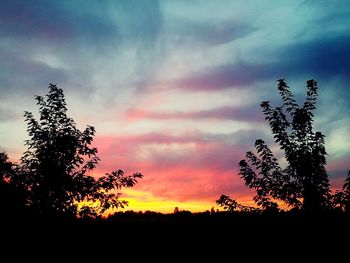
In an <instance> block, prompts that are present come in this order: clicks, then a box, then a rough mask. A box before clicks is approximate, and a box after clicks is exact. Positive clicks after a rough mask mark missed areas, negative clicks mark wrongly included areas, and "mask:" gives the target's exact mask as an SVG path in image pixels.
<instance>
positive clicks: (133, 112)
mask: <svg viewBox="0 0 350 263" xmlns="http://www.w3.org/2000/svg"><path fill="white" fill-rule="evenodd" d="M126 115H127V119H128V120H129V121H136V120H140V119H154V120H166V119H175V120H183V119H195V120H198V119H217V120H240V121H254V122H263V121H264V117H263V115H262V113H261V112H260V110H259V108H258V107H256V106H255V105H254V107H250V108H237V107H228V106H227V107H220V108H214V109H210V110H200V111H190V112H181V111H175V112H151V111H147V110H141V109H130V110H129V111H127V113H126Z"/></svg>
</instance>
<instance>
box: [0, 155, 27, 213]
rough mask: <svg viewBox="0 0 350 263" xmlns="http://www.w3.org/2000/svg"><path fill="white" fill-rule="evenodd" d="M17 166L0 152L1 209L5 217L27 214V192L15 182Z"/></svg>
mask: <svg viewBox="0 0 350 263" xmlns="http://www.w3.org/2000/svg"><path fill="white" fill-rule="evenodd" d="M16 169H17V167H16V165H15V164H13V163H12V162H10V161H9V160H8V157H7V154H6V153H4V152H0V208H1V212H2V214H3V215H4V216H5V217H7V218H8V217H15V216H17V215H20V214H21V213H23V212H25V192H24V191H23V189H22V188H21V187H20V186H19V185H18V184H17V182H15V181H14V180H13V178H14V174H15V173H16Z"/></svg>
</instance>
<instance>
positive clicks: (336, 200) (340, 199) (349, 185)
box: [332, 170, 350, 214]
mask: <svg viewBox="0 0 350 263" xmlns="http://www.w3.org/2000/svg"><path fill="white" fill-rule="evenodd" d="M332 199H333V200H332V201H333V206H334V207H339V208H340V209H341V210H342V211H344V212H346V213H349V214H350V170H349V171H348V176H347V177H346V179H345V182H344V185H343V189H342V190H341V191H337V192H336V193H335V194H334V195H333V198H332Z"/></svg>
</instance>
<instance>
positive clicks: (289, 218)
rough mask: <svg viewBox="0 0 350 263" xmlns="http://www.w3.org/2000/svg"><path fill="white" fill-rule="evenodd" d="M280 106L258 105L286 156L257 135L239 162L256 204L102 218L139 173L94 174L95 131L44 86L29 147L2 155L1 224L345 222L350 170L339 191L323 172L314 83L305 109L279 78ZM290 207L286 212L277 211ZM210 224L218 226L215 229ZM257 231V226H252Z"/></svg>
mask: <svg viewBox="0 0 350 263" xmlns="http://www.w3.org/2000/svg"><path fill="white" fill-rule="evenodd" d="M278 83H279V84H278V90H279V92H280V94H281V97H282V102H283V104H282V106H280V107H275V108H273V107H271V105H270V103H269V102H262V103H261V107H262V109H263V113H264V114H265V116H266V120H267V121H268V123H269V125H270V128H271V131H272V134H273V136H274V139H275V142H276V143H278V144H279V145H280V148H281V149H282V150H283V151H284V153H285V156H284V157H285V159H286V161H287V163H288V165H287V167H286V168H285V169H282V168H281V167H280V165H279V164H278V160H277V159H276V158H275V157H274V156H273V153H272V151H271V150H270V148H269V147H268V146H267V145H266V144H265V142H264V141H263V140H261V139H258V140H257V141H256V143H255V147H256V153H253V152H247V154H246V158H245V159H244V160H242V161H240V162H239V166H240V176H241V177H242V178H243V180H244V181H245V184H246V186H247V187H250V188H253V189H255V190H256V195H255V196H254V201H255V202H256V204H257V207H246V206H243V205H241V204H239V203H238V202H236V201H235V200H233V199H231V198H230V197H229V196H226V195H222V196H221V197H220V199H219V200H218V201H217V203H218V204H219V205H221V206H222V207H223V208H225V209H226V211H225V212H218V211H216V212H215V211H214V210H212V211H210V212H209V211H207V212H203V213H191V212H189V211H181V210H179V209H177V210H176V211H175V212H174V213H173V214H161V213H156V212H150V211H148V212H138V213H136V212H132V211H127V212H116V213H114V214H112V215H110V216H108V217H107V218H105V217H102V215H103V214H104V213H105V212H106V211H107V210H108V209H118V208H124V207H126V206H127V205H128V204H127V202H126V201H125V200H122V199H121V193H120V190H121V189H122V188H124V187H132V186H134V185H135V184H136V183H138V180H139V179H141V178H142V174H141V173H134V174H132V175H125V174H124V172H123V171H122V170H120V169H119V170H115V171H112V172H110V173H106V175H105V176H103V177H100V178H97V179H96V178H94V177H92V176H91V175H89V174H91V172H92V171H93V169H94V168H95V167H96V165H97V164H98V162H99V160H100V159H99V157H98V155H97V149H96V148H95V147H93V146H92V142H93V138H94V136H95V129H94V127H92V126H87V128H86V129H85V130H83V131H80V130H79V129H77V127H76V124H75V122H74V120H73V119H72V118H69V117H68V116H67V107H66V102H65V99H64V94H63V91H62V89H60V88H58V87H57V86H56V85H53V84H50V85H49V92H48V94H47V95H46V96H45V97H42V96H37V97H36V98H35V99H36V101H37V105H38V108H39V115H38V116H39V118H38V119H36V118H35V117H34V115H33V114H32V113H31V112H25V114H24V117H25V121H26V123H27V132H28V135H29V139H28V140H27V141H26V142H25V145H26V147H27V150H26V151H25V152H24V154H23V156H22V157H21V160H20V162H19V163H12V162H11V161H10V160H9V158H8V156H7V154H6V153H0V206H1V214H2V215H1V220H5V221H6V222H14V221H16V222H21V224H24V225H26V224H31V223H35V222H40V223H43V222H48V221H50V222H56V223H59V224H61V223H62V224H65V223H72V224H75V225H76V226H78V225H80V224H90V225H110V224H119V225H124V226H126V228H127V227H128V226H130V225H133V226H135V225H144V224H147V225H152V224H155V225H165V226H169V225H171V226H179V225H186V226H193V225H195V224H198V225H200V226H205V227H208V226H209V227H210V226H212V227H213V228H215V227H217V226H218V225H221V226H229V227H231V226H233V225H236V226H238V225H239V226H242V227H243V229H245V228H251V227H252V225H255V226H256V225H259V226H264V224H270V225H271V223H272V224H273V225H274V226H275V227H276V226H283V227H286V226H288V224H290V223H293V224H296V225H300V224H304V223H308V222H309V223H310V222H311V223H315V218H318V220H317V222H318V223H320V222H321V223H322V222H323V223H327V224H329V223H330V222H337V223H338V226H339V225H343V224H345V223H346V222H349V220H348V219H349V212H350V172H349V175H348V176H347V178H346V179H345V183H344V187H343V189H340V190H338V191H336V192H332V191H331V190H330V185H329V181H328V174H327V172H326V169H325V167H324V166H325V164H326V158H325V156H326V150H325V146H324V137H325V136H324V135H323V134H322V133H321V132H318V131H316V132H315V131H314V130H313V122H314V121H313V117H314V115H313V111H314V110H315V109H316V100H317V95H318V93H317V91H318V88H317V82H316V81H314V80H310V81H308V82H307V97H306V100H305V102H304V104H303V105H302V106H299V105H298V104H297V102H296V101H295V99H294V96H293V94H292V92H291V91H290V88H289V87H288V86H287V84H286V83H285V82H284V80H279V82H278ZM278 202H281V203H283V204H286V205H288V207H289V208H290V209H289V211H283V210H281V209H280V208H279V206H278ZM214 226H215V227H214ZM253 228H254V227H253Z"/></svg>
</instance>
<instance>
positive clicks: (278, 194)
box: [218, 79, 330, 213]
mask: <svg viewBox="0 0 350 263" xmlns="http://www.w3.org/2000/svg"><path fill="white" fill-rule="evenodd" d="M278 90H279V93H280V95H281V98H282V101H283V104H282V105H281V106H279V107H271V105H270V103H269V102H268V101H263V102H262V103H261V105H260V106H261V108H262V111H263V113H264V115H265V116H266V117H265V119H266V120H267V121H268V123H269V125H270V128H271V131H272V134H273V137H274V139H275V142H276V143H278V144H279V145H280V148H281V149H282V150H283V151H284V157H285V160H286V161H287V162H288V166H287V167H286V168H285V169H282V168H281V167H280V165H279V164H278V160H277V159H276V158H275V157H274V155H273V153H272V151H271V150H270V148H269V147H268V146H267V145H266V144H265V142H264V141H263V140H261V139H258V140H256V142H255V148H256V151H257V155H258V156H257V155H256V154H254V153H253V152H250V151H249V152H247V154H246V159H245V160H241V161H240V162H239V167H240V172H239V175H240V176H241V177H242V178H243V179H244V181H245V184H246V186H248V187H250V188H254V189H255V190H256V195H255V196H254V201H255V202H256V203H257V205H258V206H261V207H262V208H264V209H267V208H274V209H275V208H278V205H277V202H276V201H282V202H284V203H285V204H287V205H289V206H291V207H296V208H302V209H303V210H304V211H306V212H310V213H313V212H317V211H320V210H321V209H325V208H327V207H329V205H330V202H329V199H330V198H329V197H330V191H329V181H328V176H327V172H326V169H325V167H324V165H325V164H326V158H325V155H326V151H325V146H324V135H323V134H322V133H321V132H314V130H313V123H314V121H313V117H314V115H313V111H314V110H315V109H316V101H317V96H318V93H317V90H318V87H317V82H316V81H315V80H308V81H307V96H306V100H305V102H304V104H303V105H302V106H299V105H298V104H297V102H296V100H295V98H294V96H293V94H292V92H291V91H290V88H289V87H288V86H287V84H286V82H285V81H284V80H283V79H280V80H278ZM218 201H219V200H218ZM218 203H219V204H221V205H223V206H224V207H225V204H223V203H222V202H221V203H220V202H218ZM226 203H227V200H226Z"/></svg>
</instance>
